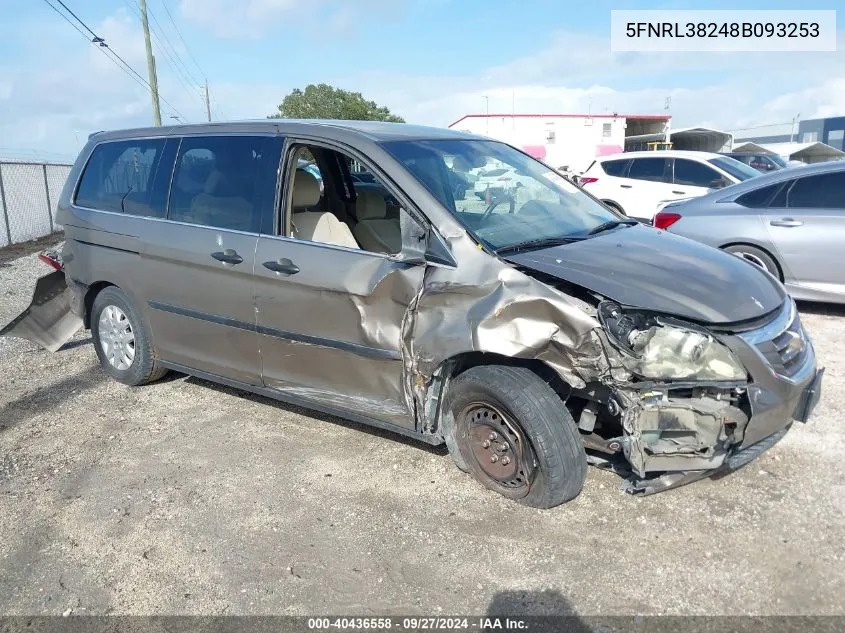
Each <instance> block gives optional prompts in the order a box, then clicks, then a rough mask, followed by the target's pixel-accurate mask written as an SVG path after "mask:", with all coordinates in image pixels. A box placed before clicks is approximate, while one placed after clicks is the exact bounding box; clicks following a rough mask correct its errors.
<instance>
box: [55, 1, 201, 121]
mask: <svg viewBox="0 0 845 633" xmlns="http://www.w3.org/2000/svg"><path fill="white" fill-rule="evenodd" d="M44 2H45V3H46V4H47V6H49V7H50V8H51V9H53V11H55V12H56V13H58V14H59V15H60V16H62V17H63V18H64V19H65V21H66V22H67V23H68V24H70V25H71V26H72V27H73V28H74V29H76V31H77V32H78V33H79V34H80V35H81V36H82V37H84V38H85V41H87V42H90V43H92V44H96V45H97V49H98V50H100V52H102V53H103V55H105V56H106V57H107V58H108V59H110V60H111V61H112V63H114V64H115V65H116V66H117V67H118V68H120V69H121V70H123V72H125V73H126V74H127V75H129V76H130V77H131V78H132V79H133V80H134V81H135V82H136V83H139V84H140V85H142V86H144V87H146V88H147V89H148V90H150V91H152V90H153V89H152V86H150V84H149V82H148V81H147V80H146V79H144V78H143V77H142V76H141V75H139V74H138V73H137V72H136V71H135V69H134V68H132V66H130V65H129V64H128V63H127V62H126V60H124V59H123V58H122V57H121V56H120V55H118V54H117V52H116V51H115V50H114V49H112V48H111V47H110V46H109V45H108V44H107V43H106V41H105V40H104V39H103V38H102V37H100V36H99V35H97V34H96V33H94V31H92V30H91V28H90V27H89V26H88V25H87V24H86V23H85V22H84V21H83V20H81V19H80V18H79V16H77V15H76V14H75V13H74V12H73V11H71V10H70V8H68V6H67V5H66V4H65V3H64V2H62V0H56V2H58V3H59V4H60V5H62V7H64V9H65V10H66V11H67V12H68V13H69V14H70V15H72V16H73V17H74V18H75V19H76V21H77V22H79V24H80V25H82V27H83V28H84V29H85V30H86V31H88V32H89V33H90V34H91V36H92V39H90V40H89V38H88V36H87V35H86V34H85V33H83V32H82V30H80V29H79V27H78V26H77V25H76V24H74V23H73V22H71V20H70V19H69V18H68V17H67V16H66V15H65V14H64V13H62V12H61V11H60V10H59V9H58V7H56V6H55V5H54V4H52V3H51V2H50V0H44ZM158 96H159V98H160V99H161V100H162V101H164V102H165V103H166V104H167V105H168V106H170V108H171V109H172V110H173V111H174V112H175V113H176V114H178V115H179V116H181V117H182V118H183V119H184V118H185V116H184V115H183V114H182V113H181V112H179V110H177V109H176V107H175V106H174V105H173V104H172V103H170V102H169V101H168V100H167V99H165V98H164V97H162V96H161V95H160V94H159V95H158Z"/></svg>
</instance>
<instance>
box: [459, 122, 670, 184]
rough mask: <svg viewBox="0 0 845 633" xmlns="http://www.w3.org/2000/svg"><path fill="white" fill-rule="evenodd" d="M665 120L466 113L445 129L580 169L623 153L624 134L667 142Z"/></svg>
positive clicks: (668, 125)
mask: <svg viewBox="0 0 845 633" xmlns="http://www.w3.org/2000/svg"><path fill="white" fill-rule="evenodd" d="M670 124H671V117H670V116H669V115H642V116H639V115H630V114H467V115H465V116H463V117H461V118H460V119H458V120H457V121H455V122H454V123H452V124H451V125H450V126H449V127H450V128H452V129H454V130H460V131H462V132H469V133H472V134H478V135H481V136H489V137H490V138H494V139H497V140H500V141H504V142H505V143H509V144H510V145H513V146H515V147H519V148H520V149H522V150H524V151H526V152H528V153H529V154H531V155H532V156H534V157H535V158H538V159H540V160H542V161H543V162H545V163H546V164H548V165H550V166H551V167H555V168H559V167H568V168H569V169H571V170H573V171H582V170H584V169H586V168H587V167H588V166H589V165H590V163H591V162H592V160H593V159H594V158H595V157H596V156H605V155H607V154H616V153H619V152H623V151H625V148H626V138H628V137H644V136H649V137H652V136H653V137H662V138H663V139H664V140H668V138H669V134H670Z"/></svg>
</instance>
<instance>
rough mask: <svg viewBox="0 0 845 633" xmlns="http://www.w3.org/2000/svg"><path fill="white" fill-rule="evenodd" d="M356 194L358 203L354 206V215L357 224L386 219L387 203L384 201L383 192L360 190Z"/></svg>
mask: <svg viewBox="0 0 845 633" xmlns="http://www.w3.org/2000/svg"><path fill="white" fill-rule="evenodd" d="M356 193H357V194H358V201H357V202H356V204H355V215H356V217H357V218H358V221H359V222H360V221H361V220H381V219H383V218H385V217H387V203H386V202H385V201H384V196H385V192H384V191H383V190H373V189H361V190H359V191H357V192H356Z"/></svg>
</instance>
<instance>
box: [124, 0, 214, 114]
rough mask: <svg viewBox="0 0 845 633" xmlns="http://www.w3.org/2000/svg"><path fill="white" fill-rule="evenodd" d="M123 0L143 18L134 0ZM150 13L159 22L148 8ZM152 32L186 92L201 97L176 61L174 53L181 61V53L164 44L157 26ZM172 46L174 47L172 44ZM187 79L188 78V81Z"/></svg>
mask: <svg viewBox="0 0 845 633" xmlns="http://www.w3.org/2000/svg"><path fill="white" fill-rule="evenodd" d="M123 1H124V3H125V4H126V6H127V7H129V8H130V9H131V10H132V11H133V13H134V14H135V16H136V17H138V19H141V13H140V9H138V7H137V5H136V4H134V3H133V2H132V0H123ZM148 13H149V14H150V16H151V17H152V18H153V20H155V21H156V24H158V20H156V19H155V16H154V15H153V14H152V11H149V10H148ZM152 34H153V37H154V38H155V40H156V42H157V43H158V48H159V50H160V51H161V53H162V54H163V56H164V61H165V63H166V64H167V65H168V66H170V68H171V69H172V70H173V72H174V73H175V77H176V79H177V81H178V82H179V83H180V85H181V86H182V88H183V89H184V90H185V92H187V93H188V95H189V96H190V97H191V98H196V97H199V96H200V95H198V94H196V93H195V92H194V91H193V90H192V86H190V85H189V84H191V83H192V82H193V80H192V79H191V78H190V77H188V76H187V75H186V74H185V73H184V71H181V70H180V69H179V67H178V65H177V64H176V62H175V60H174V55H175V59H178V60H179V61H180V62H181V59H180V58H179V54H178V53H177V52H176V49H175V48H174V49H173V50H172V52H171V51H169V50H168V49H167V47H166V46H165V45H164V43H163V42H162V40H161V38H160V37H159V35H158V32H157V31H156V30H155V28H153V29H152ZM165 38H166V35H165ZM168 42H169V40H168ZM171 48H172V44H171ZM182 65H183V66H184V62H183V63H182ZM186 80H187V83H186ZM197 88H199V89H202V86H200V85H197Z"/></svg>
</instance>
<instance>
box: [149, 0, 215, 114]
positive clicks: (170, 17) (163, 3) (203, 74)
mask: <svg viewBox="0 0 845 633" xmlns="http://www.w3.org/2000/svg"><path fill="white" fill-rule="evenodd" d="M161 6H162V7H164V12H165V13H166V14H167V19H168V20H170V24H172V25H173V30H174V31H176V35H177V36H178V37H179V41H180V42H182V46H184V47H185V52H187V53H188V57H190V58H191V61H192V62H194V66H196V69H197V70H198V71H199V74H200V76H201V77H203V78H204V79H205V83H206V84H207V83H208V74H207V73H206V72H205V70H203V68H202V66H200V63H199V62H198V61H197V58H196V57H194V54H193V53H192V52H191V47H190V46H188V42H186V41H185V38H184V37H183V36H182V31H181V30H179V25H178V24H176V20H174V19H173V14H172V13H171V12H170V9H169V8H168V6H167V1H166V0H161ZM156 22H157V20H156ZM211 102H212V103H213V104H214V109H215V110H216V111H217V118H222V119H228V117H227V116H226V113H225V112H223V109H222V108H221V107H220V104H218V103H217V99H215V98H214V97H213V96H212V97H211Z"/></svg>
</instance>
